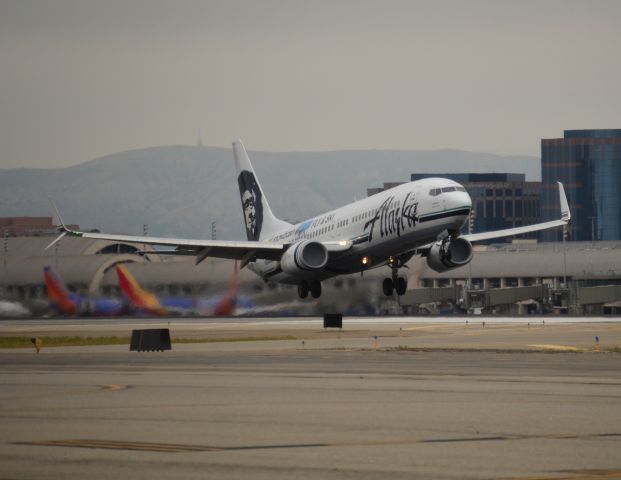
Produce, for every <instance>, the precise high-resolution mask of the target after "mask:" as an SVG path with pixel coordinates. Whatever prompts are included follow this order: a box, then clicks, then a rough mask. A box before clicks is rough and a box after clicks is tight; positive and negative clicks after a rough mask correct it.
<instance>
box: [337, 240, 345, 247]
mask: <svg viewBox="0 0 621 480" xmlns="http://www.w3.org/2000/svg"><path fill="white" fill-rule="evenodd" d="M339 245H340V246H341V247H344V246H345V245H347V240H341V241H340V242H339Z"/></svg>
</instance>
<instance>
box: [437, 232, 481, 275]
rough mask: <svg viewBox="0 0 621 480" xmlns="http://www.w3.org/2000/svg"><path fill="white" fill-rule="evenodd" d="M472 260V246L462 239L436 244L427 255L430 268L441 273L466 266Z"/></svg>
mask: <svg viewBox="0 0 621 480" xmlns="http://www.w3.org/2000/svg"><path fill="white" fill-rule="evenodd" d="M470 260H472V244H471V243H470V242H469V241H468V240H466V239H465V238H461V237H457V238H453V239H447V240H444V241H442V242H436V243H434V244H433V246H432V247H431V248H430V249H429V254H428V255H427V265H429V268H431V269H432V270H435V271H436V272H440V273H441V272H446V271H447V270H451V269H453V268H457V267H461V266H462V265H466V264H467V263H468V262H469V261H470Z"/></svg>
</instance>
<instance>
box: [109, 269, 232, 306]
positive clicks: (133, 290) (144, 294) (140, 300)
mask: <svg viewBox="0 0 621 480" xmlns="http://www.w3.org/2000/svg"><path fill="white" fill-rule="evenodd" d="M116 274H117V277H118V279H119V287H120V289H121V292H122V293H123V295H124V296H125V297H126V298H127V300H128V301H129V303H130V305H131V308H132V309H133V310H134V311H138V312H142V313H146V314H149V315H172V314H195V313H207V314H208V315H213V316H226V315H233V314H234V313H235V306H236V304H237V285H238V274H239V269H238V268H237V262H235V266H234V270H233V278H232V279H231V284H230V285H229V288H228V290H227V291H226V293H225V294H224V295H223V296H221V297H219V298H215V299H209V300H203V299H194V298H189V297H164V298H158V297H157V296H156V295H155V294H153V293H151V292H149V291H148V290H145V289H144V288H143V287H142V286H141V285H140V284H139V283H138V281H137V280H136V278H135V277H134V276H133V275H132V274H131V273H130V271H129V270H128V269H127V267H126V266H125V265H123V264H117V265H116Z"/></svg>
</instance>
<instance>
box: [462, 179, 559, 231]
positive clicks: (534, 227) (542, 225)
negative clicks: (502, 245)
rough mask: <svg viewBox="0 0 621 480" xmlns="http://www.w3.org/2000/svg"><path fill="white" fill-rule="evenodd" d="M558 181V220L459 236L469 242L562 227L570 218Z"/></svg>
mask: <svg viewBox="0 0 621 480" xmlns="http://www.w3.org/2000/svg"><path fill="white" fill-rule="evenodd" d="M557 183H558V193H559V200H560V205H561V218H560V219H558V220H552V221H549V222H543V223H535V224H534V225H525V226H523V227H515V228H506V229H504V230H495V231H492V232H481V233H470V234H464V235H460V237H461V238H465V239H466V240H469V241H470V242H478V241H481V240H490V239H493V238H502V237H510V236H512V235H521V234H523V233H530V232H537V231H539V230H546V229H548V228H554V227H562V226H565V225H567V224H568V223H569V222H570V220H571V213H570V212H569V204H568V203H567V197H566V196H565V189H564V188H563V184H562V183H561V182H557Z"/></svg>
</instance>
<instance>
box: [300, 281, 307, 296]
mask: <svg viewBox="0 0 621 480" xmlns="http://www.w3.org/2000/svg"><path fill="white" fill-rule="evenodd" d="M298 295H299V296H300V298H306V297H308V282H307V281H306V280H302V281H301V282H300V283H298Z"/></svg>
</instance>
